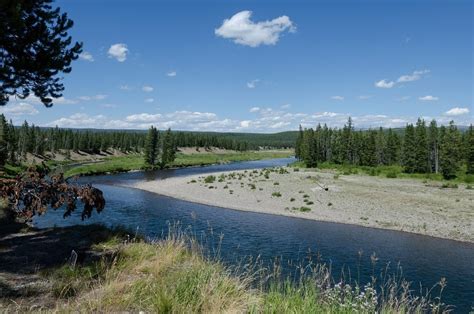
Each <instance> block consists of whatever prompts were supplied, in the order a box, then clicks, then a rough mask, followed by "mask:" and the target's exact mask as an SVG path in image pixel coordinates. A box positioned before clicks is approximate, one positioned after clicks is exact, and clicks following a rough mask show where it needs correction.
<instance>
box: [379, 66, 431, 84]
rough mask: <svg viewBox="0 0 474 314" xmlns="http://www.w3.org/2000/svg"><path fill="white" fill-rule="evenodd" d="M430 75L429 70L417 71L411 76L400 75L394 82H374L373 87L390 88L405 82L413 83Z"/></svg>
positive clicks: (384, 80)
mask: <svg viewBox="0 0 474 314" xmlns="http://www.w3.org/2000/svg"><path fill="white" fill-rule="evenodd" d="M428 73H430V70H417V71H413V73H411V74H407V75H402V76H400V77H399V78H398V79H397V81H396V82H394V81H390V80H387V79H383V80H380V81H378V82H375V87H379V88H392V87H394V86H395V85H396V84H398V83H407V82H413V81H417V80H419V79H421V78H422V77H423V75H425V74H428Z"/></svg>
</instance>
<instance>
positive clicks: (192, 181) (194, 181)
mask: <svg viewBox="0 0 474 314" xmlns="http://www.w3.org/2000/svg"><path fill="white" fill-rule="evenodd" d="M196 182H197V181H196V180H194V179H192V180H191V181H189V182H188V183H196Z"/></svg>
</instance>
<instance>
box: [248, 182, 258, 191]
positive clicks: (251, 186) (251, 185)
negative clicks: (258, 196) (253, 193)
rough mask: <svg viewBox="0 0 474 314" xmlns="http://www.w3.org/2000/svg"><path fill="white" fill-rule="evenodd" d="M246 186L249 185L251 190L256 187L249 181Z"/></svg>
mask: <svg viewBox="0 0 474 314" xmlns="http://www.w3.org/2000/svg"><path fill="white" fill-rule="evenodd" d="M248 186H249V187H250V189H252V190H255V189H256V188H257V187H256V186H255V184H253V183H249V185H248Z"/></svg>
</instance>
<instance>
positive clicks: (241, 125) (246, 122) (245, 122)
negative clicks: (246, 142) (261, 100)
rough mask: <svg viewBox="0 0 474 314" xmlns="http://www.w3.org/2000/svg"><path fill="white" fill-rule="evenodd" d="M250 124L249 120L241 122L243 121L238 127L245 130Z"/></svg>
mask: <svg viewBox="0 0 474 314" xmlns="http://www.w3.org/2000/svg"><path fill="white" fill-rule="evenodd" d="M251 122H252V121H250V120H243V121H240V127H242V128H244V129H246V128H248V127H250V123H251Z"/></svg>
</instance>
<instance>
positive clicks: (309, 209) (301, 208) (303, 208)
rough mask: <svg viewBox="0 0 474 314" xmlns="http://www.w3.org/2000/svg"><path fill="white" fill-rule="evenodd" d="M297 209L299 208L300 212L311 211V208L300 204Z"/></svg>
mask: <svg viewBox="0 0 474 314" xmlns="http://www.w3.org/2000/svg"><path fill="white" fill-rule="evenodd" d="M299 210H300V212H309V211H311V208H309V207H306V206H301V207H300V209H299Z"/></svg>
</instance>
